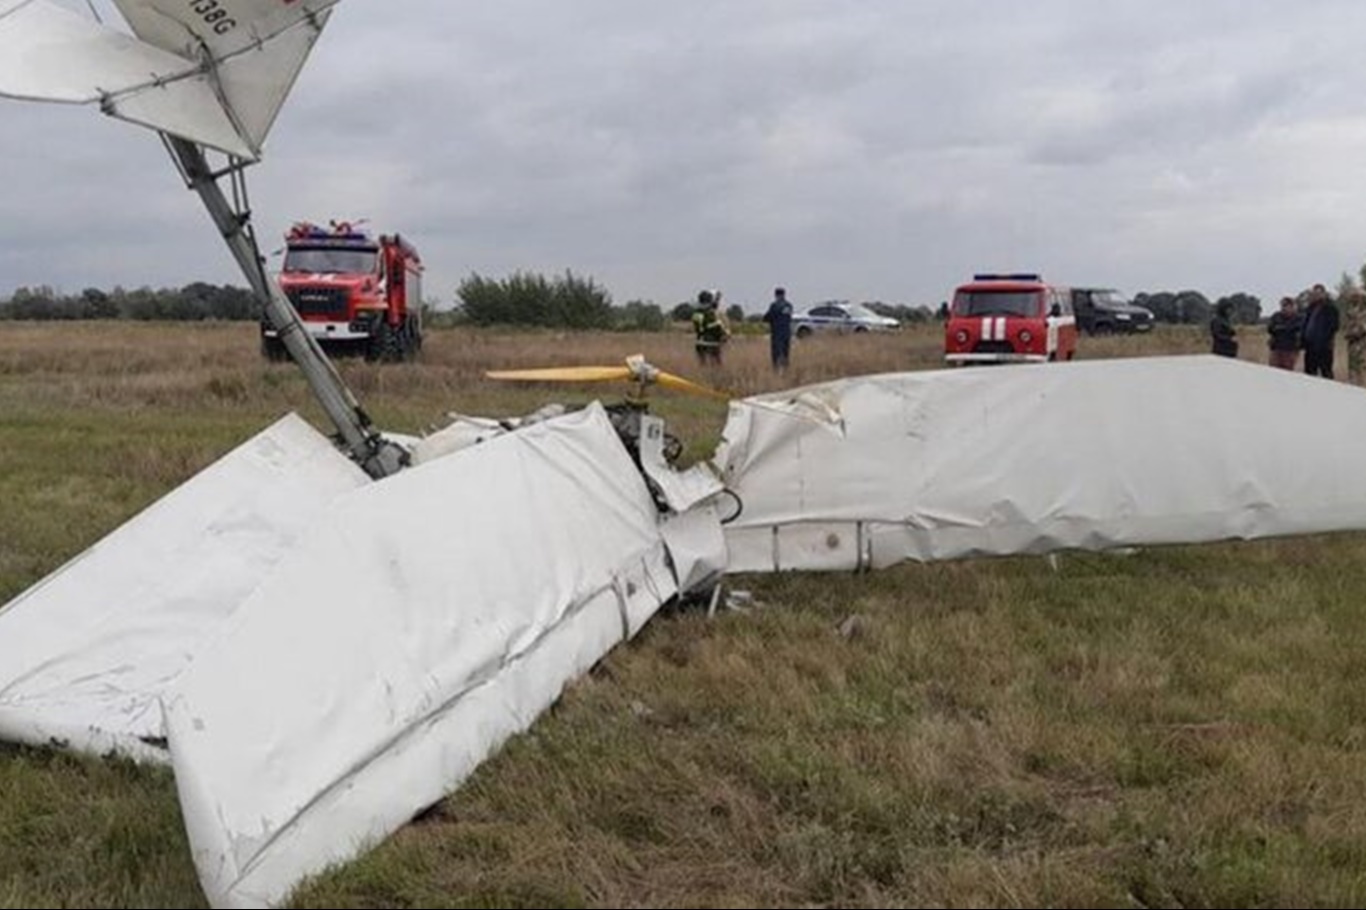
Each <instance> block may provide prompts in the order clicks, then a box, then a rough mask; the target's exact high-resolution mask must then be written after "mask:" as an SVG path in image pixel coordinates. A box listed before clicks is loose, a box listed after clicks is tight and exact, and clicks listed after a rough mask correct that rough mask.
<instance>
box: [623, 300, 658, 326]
mask: <svg viewBox="0 0 1366 910" xmlns="http://www.w3.org/2000/svg"><path fill="white" fill-rule="evenodd" d="M615 316H616V328H618V329H621V330H623V331H630V332H660V331H663V330H664V328H665V327H666V326H667V325H668V323H669V321H668V319H666V318H665V316H664V311H663V310H661V309H660V308H659V307H658V306H657V305H655V304H653V303H646V302H644V301H643V300H631V301H628V302H627V303H626V304H625V305H624V306H622V307H621V308H620V309H618V310H617V311H616V314H615Z"/></svg>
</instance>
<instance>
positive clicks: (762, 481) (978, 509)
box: [0, 0, 1366, 907]
mask: <svg viewBox="0 0 1366 910" xmlns="http://www.w3.org/2000/svg"><path fill="white" fill-rule="evenodd" d="M116 2H117V5H118V7H119V9H120V10H121V11H122V12H123V13H124V16H125V18H126V19H127V21H128V24H129V26H130V27H131V30H132V34H127V33H124V32H120V31H117V30H115V29H112V28H108V27H105V26H103V25H100V24H98V23H93V22H90V21H88V20H86V19H84V18H82V17H80V16H76V15H74V14H72V13H71V12H69V11H68V10H66V9H63V8H61V7H59V6H57V5H55V4H53V3H49V2H43V0H20V2H15V0H0V94H4V95H10V96H15V97H26V98H36V99H45V100H55V101H65V102H90V103H97V104H99V106H100V107H101V109H102V110H104V111H105V112H107V113H110V114H112V115H114V116H117V117H122V118H124V119H128V120H131V121H134V122H138V123H142V124H146V125H149V126H152V127H153V128H155V129H157V130H159V131H162V132H163V133H165V134H168V135H169V136H172V137H176V138H177V139H179V140H181V141H183V142H187V143H193V144H194V145H195V146H205V147H209V148H213V149H216V150H218V151H221V152H224V153H226V154H228V155H230V156H235V157H237V158H241V159H256V158H258V157H259V156H260V152H261V147H262V143H263V142H264V139H265V136H266V133H267V132H268V130H269V127H270V124H271V123H272V122H273V120H274V118H275V115H276V112H277V111H278V109H279V107H280V103H281V102H282V101H283V99H284V97H285V95H286V94H287V93H288V91H289V88H290V86H291V85H292V83H293V81H294V79H295V76H296V75H297V73H298V72H299V67H300V66H301V64H302V62H303V60H304V58H305V57H306V56H307V53H308V50H309V48H310V47H311V46H312V44H313V42H314V40H315V39H316V37H317V35H318V33H319V30H320V29H321V28H322V26H323V23H324V22H325V20H326V18H327V15H328V13H329V11H330V9H331V7H332V6H334V5H335V4H334V3H332V2H321V0H269V2H268V0H199V2H195V3H175V4H172V3H169V2H167V0H116ZM179 160H180V162H181V163H182V164H184V163H185V162H187V161H188V162H189V163H190V164H194V163H195V161H194V158H193V156H186V155H184V154H181V155H180V157H179ZM191 170H193V168H191ZM192 176H193V175H192ZM201 182H202V178H201ZM206 202H210V210H211V212H213V213H214V214H215V218H216V219H218V220H219V224H220V226H222V225H224V224H231V223H233V222H232V220H231V219H230V218H229V219H227V220H226V221H225V220H224V219H222V218H220V217H219V216H220V215H221V214H222V213H221V212H214V207H213V204H212V203H211V200H210V199H209V198H207V197H206ZM224 236H225V237H229V234H228V232H227V231H225V233H224ZM229 241H230V244H231V242H232V238H231V237H229ZM253 243H254V242H253ZM236 252H239V253H242V251H241V250H238V251H236ZM245 253H246V254H250V255H245V254H244V255H241V256H239V259H240V260H241V261H243V262H244V269H245V270H246V271H247V274H248V279H249V280H253V281H255V280H257V279H259V277H260V276H259V275H258V274H256V273H255V272H253V268H254V267H255V264H254V260H252V258H251V257H252V256H254V255H257V252H256V251H255V250H254V249H247V250H246V251H245ZM254 286H255V287H256V289H257V291H258V293H260V294H262V295H265V294H267V293H268V289H264V288H263V287H261V286H260V285H259V284H257V285H254ZM296 359H297V356H296ZM301 365H302V364H301ZM633 369H634V370H637V371H639V372H640V375H642V376H651V374H650V371H649V370H648V369H647V368H646V367H645V365H643V364H640V363H636V364H634V366H633ZM651 378H652V379H657V378H659V377H656V376H651ZM328 381H329V380H328V377H327V376H326V375H323V376H322V377H321V379H320V382H321V383H322V385H323V386H324V387H326V386H327V384H328ZM642 381H644V380H642ZM317 388H318V387H317V386H315V390H316V389H317ZM333 391H335V392H336V396H335V401H334V402H333V404H336V405H338V407H336V408H329V409H328V410H329V416H331V417H333V419H334V420H336V421H338V422H339V423H344V422H345V421H346V420H347V414H346V411H347V407H348V406H349V405H348V399H347V396H346V394H345V393H344V390H336V389H333ZM1115 402H1123V403H1124V406H1123V407H1116V406H1115ZM1268 409H1270V410H1273V411H1275V412H1276V413H1277V414H1278V415H1280V417H1279V418H1278V432H1277V435H1276V436H1274V437H1271V436H1269V435H1268V434H1267V432H1266V430H1265V427H1264V426H1263V424H1262V422H1260V421H1258V420H1256V419H1254V416H1253V415H1255V414H1257V413H1264V412H1265V411H1267V410H1268ZM637 416H638V417H639V419H638V421H637V422H636V423H635V424H633V425H632V426H631V427H630V428H629V431H624V430H623V426H622V425H621V424H620V423H614V421H613V420H612V419H610V417H609V413H608V411H607V409H604V408H603V407H602V406H600V405H596V404H595V405H592V406H589V407H587V408H584V409H581V410H578V411H574V412H570V413H564V414H559V415H555V416H544V415H541V416H538V417H537V419H528V420H525V421H522V422H521V424H520V425H518V424H517V422H512V421H464V422H461V423H458V424H456V425H454V426H452V427H451V428H450V429H449V430H448V431H443V432H442V433H439V434H435V435H434V436H432V437H429V438H427V439H424V440H420V441H409V442H403V443H396V442H393V441H391V444H393V445H395V446H396V447H398V448H401V449H402V458H401V459H399V460H400V461H402V462H406V463H408V464H410V465H411V466H409V467H406V468H403V469H402V470H392V468H393V467H394V465H393V464H389V463H386V464H380V465H379V469H376V465H377V464H379V462H378V461H370V460H367V459H365V458H362V457H360V456H361V455H362V454H363V451H364V446H362V445H360V443H368V442H370V441H372V436H371V435H370V432H369V430H368V428H366V427H364V426H363V425H358V426H354V427H352V429H354V430H356V433H354V434H352V435H351V436H347V434H346V433H344V432H343V433H342V434H341V435H342V436H343V437H345V438H346V439H347V442H348V443H352V442H355V443H356V444H355V445H351V451H350V452H349V453H348V454H349V455H350V457H349V458H348V456H347V455H345V454H342V453H341V452H339V451H338V450H337V449H336V448H335V447H334V446H333V444H332V443H331V442H330V441H329V440H327V439H326V437H324V436H323V435H322V434H321V433H319V432H318V431H316V430H315V429H314V428H312V427H311V426H309V425H308V424H306V423H305V422H304V421H302V420H300V419H299V418H297V417H295V416H292V415H291V416H288V417H285V418H283V419H282V420H281V421H279V422H278V423H276V424H275V425H274V426H272V427H269V428H267V429H265V430H263V431H262V432H261V433H260V434H258V435H257V436H256V437H254V438H253V439H251V440H248V441H247V442H245V443H243V444H242V445H241V446H239V447H238V448H237V449H236V450H234V451H233V452H231V453H229V454H227V455H226V456H225V457H224V458H222V459H221V460H220V461H219V462H217V463H216V464H214V465H212V466H211V467H209V468H208V469H207V470H205V471H204V472H202V473H201V474H199V475H198V476H196V477H194V478H193V479H191V480H190V481H188V482H187V483H185V484H184V485H182V486H181V487H179V488H178V489H176V490H174V491H172V492H170V493H169V494H168V495H167V496H165V497H164V498H163V499H162V500H161V501H160V502H158V503H156V504H154V505H153V506H152V507H151V508H149V509H147V510H146V511H145V512H143V513H142V514H141V515H139V516H137V517H136V518H135V519H134V520H132V521H130V522H129V523H128V524H126V525H125V526H124V527H122V528H120V529H118V530H116V531H115V532H113V533H112V534H110V535H109V536H108V537H107V538H106V539H104V540H102V541H100V542H99V543H97V544H96V545H95V546H94V547H92V548H91V549H90V550H89V551H88V552H86V553H84V554H82V555H81V556H79V557H78V558H76V559H73V560H72V561H71V562H70V563H68V564H67V565H65V566H62V567H61V568H59V569H58V570H56V571H55V572H53V573H52V574H51V575H50V576H49V577H48V578H46V579H44V580H43V581H41V582H40V583H39V584H37V585H35V586H34V587H33V588H31V589H30V590H29V591H27V592H25V593H24V594H22V595H20V596H19V597H18V598H16V599H15V600H14V601H12V602H11V603H10V604H8V605H7V606H5V607H4V608H3V609H0V738H4V739H8V740H13V741H19V742H26V743H33V744H38V745H49V744H50V745H56V746H60V747H67V748H72V749H77V750H81V751H85V752H91V753H96V754H104V753H107V752H111V751H112V752H117V753H120V754H124V755H128V756H131V757H134V758H136V759H139V760H145V761H159V762H169V763H170V765H171V766H172V767H173V769H174V773H175V778H176V785H177V788H178V791H179V794H180V799H181V806H182V810H183V813H184V818H185V824H186V828H187V830H188V832H189V836H190V843H191V847H192V851H193V855H194V861H195V863H196V866H197V868H198V871H199V876H200V880H201V882H202V884H203V887H204V890H205V892H206V894H207V895H208V897H209V900H210V902H211V903H212V904H213V905H214V906H218V907H256V906H270V905H274V904H278V903H280V902H282V901H283V900H285V899H286V898H287V896H288V894H289V892H290V890H291V889H292V888H293V887H294V886H295V885H296V884H297V883H298V882H299V881H300V880H302V879H303V878H304V877H306V876H308V875H310V874H313V873H316V872H318V871H321V870H322V869H324V868H326V867H327V866H329V865H331V864H333V863H335V862H338V861H342V860H345V859H347V858H349V857H353V856H355V855H357V854H358V853H360V852H361V851H364V850H366V849H368V848H369V847H371V846H373V845H374V844H375V843H377V842H378V841H379V840H381V839H382V838H384V837H385V836H387V835H388V834H389V833H390V832H392V831H393V830H394V829H395V828H397V827H398V826H400V825H401V824H403V823H404V822H405V821H406V820H407V819H409V818H410V817H412V815H413V814H414V813H416V812H417V811H419V810H421V809H422V808H424V807H425V806H427V805H430V804H431V803H433V802H434V801H436V800H438V799H439V798H440V797H441V796H442V795H443V794H445V793H447V792H449V791H450V790H451V789H453V788H455V787H457V786H458V785H459V784H460V783H461V781H462V780H464V778H465V777H466V776H467V775H468V774H469V773H470V772H471V771H472V770H473V769H474V768H475V767H476V766H477V764H478V763H479V762H480V761H481V760H483V759H484V758H485V757H487V756H488V755H489V754H491V753H492V752H493V751H494V750H496V749H497V748H498V747H499V745H500V744H501V743H502V742H504V741H505V740H506V739H507V737H509V736H511V735H513V734H514V733H516V732H517V731H519V730H523V729H526V728H527V727H528V726H529V725H530V724H531V723H533V722H534V720H535V719H536V717H537V716H538V715H539V714H540V712H542V711H543V710H544V709H545V708H546V707H547V706H548V705H550V704H551V703H552V702H553V701H554V699H555V698H556V697H558V695H559V693H560V692H561V691H562V689H563V687H564V686H565V685H566V684H568V683H569V682H570V681H572V680H573V679H574V678H576V677H577V676H579V675H580V674H582V673H583V672H584V671H585V670H586V669H587V668H588V667H590V666H591V665H592V664H593V663H594V662H595V661H597V660H599V659H600V658H601V657H602V656H603V655H604V654H606V653H607V652H608V651H609V650H610V649H611V648H612V647H614V646H615V645H616V644H617V643H619V642H621V641H623V640H625V639H627V638H629V637H630V636H632V635H634V634H635V633H636V632H637V631H638V630H639V629H640V628H641V626H642V625H643V624H644V623H645V622H646V621H648V619H649V618H650V617H651V616H652V615H653V614H654V613H655V611H657V610H658V609H659V608H660V607H661V606H662V605H664V604H666V603H668V602H670V601H671V600H673V599H674V598H676V597H678V596H680V595H682V594H684V593H687V592H691V591H698V590H701V591H706V590H709V589H712V588H713V587H714V585H715V584H716V583H717V580H718V577H719V576H720V575H721V574H722V573H724V572H726V571H730V572H740V571H782V570H791V569H808V570H810V569H816V570H821V569H824V570H854V569H861V568H873V567H881V566H886V565H890V564H892V563H895V562H898V561H901V560H904V559H919V560H924V559H937V558H947V557H957V556H966V555H972V554H1011V553H1028V552H1043V551H1046V550H1051V549H1057V548H1066V547H1084V548H1091V549H1104V548H1107V547H1115V546H1128V545H1133V544H1154V543H1176V542H1198V541H1208V540H1219V539H1225V538H1239V537H1241V538H1247V537H1262V536H1271V535H1280V534H1292V533H1305V532H1319V531H1333V530H1342V529H1356V528H1363V527H1366V497H1363V496H1362V494H1361V493H1360V492H1359V490H1358V489H1357V488H1356V487H1355V486H1353V485H1351V484H1349V478H1350V477H1352V476H1353V472H1352V471H1350V470H1349V468H1350V467H1352V466H1355V465H1356V464H1360V463H1362V461H1363V459H1364V458H1366V432H1363V431H1366V396H1363V395H1362V394H1361V392H1360V391H1359V390H1357V389H1354V388H1349V387H1345V386H1340V385H1335V384H1332V383H1325V382H1322V381H1320V380H1314V379H1310V378H1308V377H1303V376H1299V375H1293V374H1288V373H1284V372H1281V371H1272V370H1266V369H1259V368H1254V367H1251V366H1249V365H1246V364H1240V363H1236V362H1229V361H1225V360H1220V359H1215V358H1207V357H1192V358H1174V359H1160V360H1140V361H1111V362H1097V363H1075V364H1062V365H1056V366H1049V367H1029V366H1026V367H1004V368H996V369H990V370H979V371H969V370H962V371H944V372H932V373H921V374H907V375H891V376H873V377H862V378H856V379H848V380H844V381H842V382H836V383H829V384H824V385H819V386H812V387H808V388H803V389H797V390H793V391H790V392H783V393H777V394H773V395H765V396H758V397H755V398H750V399H745V400H743V401H737V402H733V403H732V405H731V411H730V415H729V419H728V421H727V424H726V427H725V430H724V435H723V442H722V445H721V447H720V449H719V450H718V452H717V453H716V456H715V458H714V459H713V463H714V464H715V465H716V470H715V472H713V471H711V470H709V469H708V468H706V467H705V466H701V467H698V468H696V469H694V470H692V471H690V472H686V473H683V474H679V473H676V472H674V471H673V470H672V469H671V468H670V467H669V466H668V464H667V459H666V458H664V457H662V456H661V445H662V435H663V434H662V427H661V425H660V424H658V423H657V422H655V421H652V420H650V419H648V418H647V417H643V416H640V415H637ZM514 427H515V428H514ZM362 468H364V469H362ZM722 498H724V499H725V500H726V501H725V502H723V503H721V504H720V505H718V500H719V499H722ZM736 503H738V504H739V509H738V514H737V511H736V508H735V507H734V506H735V504H736ZM722 512H725V513H726V517H727V518H728V519H730V520H729V521H728V522H727V523H725V524H723V522H722V518H721V513H722ZM395 515H402V517H403V521H402V524H401V525H400V524H398V523H397V522H396V521H395V520H394V516H395ZM263 705H265V706H268V707H267V708H265V709H263V708H262V707H261V706H263Z"/></svg>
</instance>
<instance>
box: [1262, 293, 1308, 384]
mask: <svg viewBox="0 0 1366 910" xmlns="http://www.w3.org/2000/svg"><path fill="white" fill-rule="evenodd" d="M1303 332H1304V317H1303V316H1301V315H1300V314H1299V312H1298V311H1297V310H1296V309H1295V298H1294V297H1282V298H1281V308H1280V309H1279V310H1277V311H1276V312H1274V313H1272V314H1271V318H1270V319H1268V320H1267V322H1266V333H1267V335H1269V336H1270V337H1269V338H1268V339H1267V345H1268V346H1269V347H1270V348H1271V365H1272V366H1273V367H1279V368H1280V369H1282V370H1293V369H1295V361H1296V360H1298V359H1299V357H1300V335H1301V334H1302V333H1303Z"/></svg>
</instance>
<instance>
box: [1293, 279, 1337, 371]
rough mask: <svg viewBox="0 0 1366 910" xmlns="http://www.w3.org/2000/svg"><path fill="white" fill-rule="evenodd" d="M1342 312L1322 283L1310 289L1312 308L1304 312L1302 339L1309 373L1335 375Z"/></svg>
mask: <svg viewBox="0 0 1366 910" xmlns="http://www.w3.org/2000/svg"><path fill="white" fill-rule="evenodd" d="M1338 323H1339V314H1338V307H1337V304H1335V303H1333V298H1332V297H1330V296H1328V290H1327V288H1325V287H1324V286H1323V285H1321V284H1316V285H1314V289H1313V290H1312V291H1310V293H1309V309H1307V310H1306V311H1305V313H1304V331H1303V332H1302V333H1301V335H1300V340H1301V342H1302V344H1303V346H1304V371H1305V372H1306V373H1308V374H1309V375H1310V376H1322V377H1323V378H1324V379H1332V378H1333V344H1334V343H1335V342H1336V340H1337V334H1338V327H1339V325H1338Z"/></svg>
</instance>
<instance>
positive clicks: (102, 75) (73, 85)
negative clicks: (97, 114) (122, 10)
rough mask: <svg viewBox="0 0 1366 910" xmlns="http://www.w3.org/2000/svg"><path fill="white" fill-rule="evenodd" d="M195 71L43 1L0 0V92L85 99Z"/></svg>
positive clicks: (47, 98) (63, 99) (187, 64)
mask: <svg viewBox="0 0 1366 910" xmlns="http://www.w3.org/2000/svg"><path fill="white" fill-rule="evenodd" d="M196 69H197V65H196V64H195V63H194V62H193V61H192V60H187V59H186V58H184V57H180V56H177V55H175V54H171V53H167V52H166V51H164V50H161V49H159V48H156V47H152V46H151V45H148V44H145V43H143V42H141V41H138V40H137V39H135V38H132V37H130V36H128V35H125V34H124V33H122V32H119V31H115V30H114V29H111V28H107V27H105V26H103V25H100V24H99V23H97V22H94V21H92V20H90V19H86V18H84V17H82V16H78V15H77V14H75V13H73V12H71V11H70V10H68V9H66V8H64V7H61V6H57V5H56V4H54V3H50V2H47V0H20V2H9V3H7V4H6V3H4V2H3V0H0V95H7V96H9V97H13V98H24V99H30V100H35V101H61V102H72V103H89V102H94V101H98V100H100V98H102V97H105V96H106V95H109V94H111V93H117V92H126V91H130V90H134V89H137V88H140V87H144V86H146V85H148V84H149V83H153V82H157V81H173V80H176V79H180V78H184V77H185V76H187V75H189V74H191V73H193V72H194V71H195V70H196Z"/></svg>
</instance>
